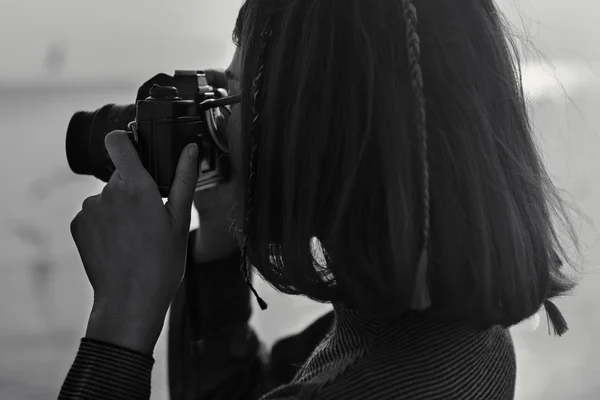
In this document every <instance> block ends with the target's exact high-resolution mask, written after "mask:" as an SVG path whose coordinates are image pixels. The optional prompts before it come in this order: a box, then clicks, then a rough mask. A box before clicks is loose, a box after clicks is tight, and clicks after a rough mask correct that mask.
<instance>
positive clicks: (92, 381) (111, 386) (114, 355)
mask: <svg viewBox="0 0 600 400" xmlns="http://www.w3.org/2000/svg"><path fill="white" fill-rule="evenodd" d="M153 365H154V359H153V358H152V357H149V356H147V355H145V354H141V353H138V352H135V351H132V350H129V349H125V348H122V347H119V346H115V345H112V344H110V343H105V342H101V341H97V340H93V339H86V338H84V339H81V343H80V346H79V351H78V353H77V356H76V358H75V361H74V362H73V365H72V366H71V369H70V370H69V373H68V374H67V377H66V379H65V381H64V383H63V386H62V388H61V391H60V394H59V396H58V399H59V400H103V399H107V400H108V399H114V400H118V399H135V400H137V399H140V400H141V399H148V398H150V379H151V375H152V366H153Z"/></svg>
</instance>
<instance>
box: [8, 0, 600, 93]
mask: <svg viewBox="0 0 600 400" xmlns="http://www.w3.org/2000/svg"><path fill="white" fill-rule="evenodd" d="M373 1H382V0H373ZM241 2H242V0H170V1H165V0H0V84H1V83H6V82H12V83H14V82H21V81H34V80H35V81H37V80H40V79H47V78H48V77H49V76H53V77H56V76H58V77H61V79H66V80H82V79H86V80H87V79H99V80H104V79H115V78H116V79H128V80H129V79H136V80H140V79H144V78H147V77H149V76H150V75H153V74H154V73H156V72H167V73H171V72H172V71H173V70H174V69H188V68H190V69H192V68H205V67H216V66H219V67H221V66H225V64H226V63H227V62H228V59H229V57H230V55H231V54H232V51H233V46H232V44H231V40H230V37H231V30H232V27H233V24H234V21H235V17H236V15H237V11H238V9H239V6H240V4H241ZM499 3H500V4H501V6H502V8H503V9H504V10H505V11H506V12H507V13H508V14H509V15H510V16H511V19H512V21H513V23H514V24H516V25H517V27H518V28H519V29H523V27H525V29H526V30H527V31H528V34H529V35H531V36H533V39H534V41H535V42H536V45H537V46H538V47H539V48H541V50H542V51H544V53H546V54H548V55H549V56H550V57H552V58H556V57H559V58H580V59H583V60H585V61H597V60H598V59H600V45H599V43H600V28H599V22H600V1H598V0H569V1H564V0H500V1H499ZM516 11H518V14H517V12H516ZM517 15H518V18H517V17H516V16H517ZM52 48H56V49H59V51H58V53H60V49H64V54H65V58H64V62H63V63H61V61H60V57H59V58H58V61H56V63H55V65H56V66H57V69H56V70H51V69H50V70H49V69H48V62H47V61H46V60H47V58H48V54H49V53H50V52H51V51H50V49H52ZM61 66H62V67H61ZM58 67H61V68H58ZM50 71H52V73H50ZM57 71H60V72H61V73H60V74H58V73H57Z"/></svg>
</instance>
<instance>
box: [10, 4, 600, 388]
mask: <svg viewBox="0 0 600 400" xmlns="http://www.w3.org/2000/svg"><path fill="white" fill-rule="evenodd" d="M240 4H241V0H172V1H170V2H165V1H159V0H102V1H92V0H54V1H42V0H0V132H1V135H0V141H1V144H0V148H1V149H2V150H1V151H2V156H1V157H0V174H1V175H0V176H1V178H0V182H2V196H1V202H2V203H1V207H0V398H1V399H3V400H4V399H6V400H21V399H32V400H33V399H48V398H55V397H56V395H57V393H58V390H59V388H60V385H61V384H62V380H63V379H64V377H65V375H66V373H67V371H68V368H69V366H70V364H71V362H72V361H73V358H74V356H75V354H76V350H77V347H78V344H79V339H80V338H81V336H82V335H83V333H84V328H85V323H86V318H87V316H88V313H89V311H90V306H91V290H90V287H89V285H88V283H87V280H86V278H85V275H84V272H83V269H82V266H81V261H80V259H79V256H78V254H77V251H76V249H75V246H74V245H73V243H72V240H71V236H70V232H69V223H70V221H71V219H72V218H73V217H74V216H75V214H76V213H77V212H78V211H79V209H80V205H81V202H82V201H83V200H84V199H85V198H86V197H88V196H90V195H93V194H96V193H98V192H99V191H100V190H101V188H102V185H103V184H102V183H101V182H99V181H97V180H95V178H92V177H82V176H75V175H73V174H72V173H71V172H70V170H69V168H68V166H67V163H66V158H65V151H64V140H65V130H66V127H67V124H68V122H69V119H70V117H71V116H72V114H73V113H74V112H76V111H78V110H89V111H91V110H95V109H97V108H99V107H100V106H102V105H104V104H107V103H119V104H128V103H131V102H133V100H134V99H135V95H136V92H137V88H138V86H139V85H140V84H141V83H143V82H144V81H146V80H147V79H148V78H150V77H151V76H154V75H155V74H156V73H158V72H165V73H169V74H171V73H172V72H173V71H174V70H175V69H201V68H206V67H226V66H227V65H228V63H229V57H230V56H231V55H232V54H233V45H232V43H231V39H230V38H231V30H232V28H233V24H234V21H235V18H236V16H237V11H238V8H239V6H240ZM500 6H501V8H502V10H503V11H504V12H505V13H506V15H507V17H508V19H509V21H510V23H511V25H512V27H513V34H514V35H515V36H516V37H517V38H518V39H517V40H518V41H520V42H521V43H523V44H524V50H525V55H526V57H525V59H524V60H523V61H524V64H523V67H524V84H525V88H526V92H527V94H528V97H529V99H530V106H531V110H532V115H533V119H534V122H535V129H536V135H537V136H538V141H539V144H540V147H541V149H542V151H543V153H544V157H545V160H546V162H547V165H548V168H549V170H550V172H551V175H552V177H553V178H554V180H555V182H556V183H557V185H558V186H559V187H560V188H561V189H563V190H564V196H565V198H566V199H567V200H568V202H569V203H570V204H572V205H573V206H575V207H577V209H579V210H580V211H581V212H582V216H580V217H578V218H576V222H577V228H578V230H579V232H580V236H581V241H582V245H583V249H584V251H585V254H584V255H585V258H584V259H578V261H579V264H578V265H577V267H578V268H579V269H580V270H584V271H585V276H583V280H582V283H581V285H580V286H579V287H578V289H577V290H576V292H575V294H574V295H573V296H571V297H568V298H565V299H562V300H559V301H558V302H557V303H558V305H559V307H561V309H562V310H563V313H564V314H565V316H566V317H567V320H568V322H569V324H570V326H571V331H570V332H569V333H568V334H567V335H566V336H565V337H563V338H555V337H552V336H549V335H548V332H547V328H546V319H545V315H543V312H542V313H540V315H537V316H536V317H534V318H532V319H531V320H529V321H526V322H525V323H523V324H521V325H519V326H517V327H514V328H513V334H514V335H513V336H514V340H515V346H516V349H517V357H518V363H519V364H518V383H517V386H518V387H517V398H518V399H527V400H536V399H598V398H600V380H599V379H598V376H599V375H600V346H598V338H599V337H600V312H599V311H598V309H597V308H598V305H600V301H599V300H598V299H597V293H598V288H599V287H600V278H599V277H598V274H597V270H598V265H600V246H599V245H598V232H597V229H596V226H595V225H594V223H596V224H597V223H598V221H600V190H599V188H600V152H599V148H598V145H599V135H598V131H599V130H600V47H599V46H598V43H600V25H598V24H597V22H598V19H599V18H600V3H598V2H597V1H595V0H572V1H569V2H566V1H559V0H528V1H520V2H518V3H517V2H516V1H515V0H510V1H509V0H504V1H500ZM197 223H198V222H197V219H195V220H194V221H193V222H192V224H197ZM257 286H258V288H257V289H258V290H259V291H260V293H261V295H262V296H263V297H265V299H266V300H267V302H268V303H269V306H270V307H269V310H268V311H265V312H256V313H255V315H254V317H253V320H252V323H253V324H254V325H255V326H256V327H257V329H258V330H259V332H260V333H261V335H262V337H263V339H264V340H265V341H266V343H267V344H269V345H270V344H272V343H273V341H274V340H275V339H276V338H278V337H281V336H282V335H285V334H289V333H293V332H296V331H298V330H299V329H301V328H302V327H304V326H305V325H306V324H308V323H309V322H310V321H312V320H313V319H314V318H315V317H317V316H318V315H320V314H322V313H323V312H325V311H327V310H328V309H329V307H328V306H325V305H318V304H315V303H313V302H310V301H308V300H305V299H302V298H291V297H287V296H283V295H279V294H277V293H275V292H273V291H272V290H271V289H270V288H269V287H268V286H266V285H264V284H262V282H259V283H258V285H257ZM155 358H156V366H155V369H154V379H153V387H154V389H153V397H152V398H153V399H156V400H159V399H167V398H168V397H167V382H166V351H165V338H164V335H163V338H161V341H160V342H159V346H158V348H157V350H156V353H155Z"/></svg>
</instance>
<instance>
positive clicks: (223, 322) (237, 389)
mask: <svg viewBox="0 0 600 400" xmlns="http://www.w3.org/2000/svg"><path fill="white" fill-rule="evenodd" d="M190 242H191V243H193V233H192V235H191V238H190ZM189 247H190V248H191V246H189ZM240 275H241V274H240V272H239V258H236V257H231V258H229V259H226V260H222V261H219V262H215V263H210V264H206V265H194V263H193V260H192V257H191V254H190V255H188V269H187V272H186V278H185V279H184V284H183V285H182V287H181V288H180V291H179V293H178V294H177V296H176V298H175V300H174V302H173V305H172V307H171V320H170V322H169V384H170V391H171V399H172V400H184V399H185V400H187V399H194V400H198V399H202V400H208V399H215V400H216V399H219V400H221V399H226V400H242V399H244V400H245V399H249V400H250V399H261V400H283V399H290V400H291V399H302V400H304V399H315V400H321V399H323V400H324V399H336V400H338V399H340V400H343V399H360V400H385V399H390V400H391V399H444V400H451V399H457V400H458V399H461V400H463V399H481V400H495V399H498V400H500V399H502V400H504V399H507V400H508V399H512V398H513V396H514V389H515V378H516V363H515V354H514V348H513V344H512V340H511V337H510V334H509V332H508V330H506V329H503V328H500V327H493V328H490V329H487V330H481V329H477V328H474V327H470V326H468V325H467V324H464V323H459V322H448V321H442V320H436V319H432V318H431V317H425V316H422V315H419V314H418V313H407V314H404V315H401V316H398V317H396V318H390V319H386V320H381V319H379V320H376V319H373V318H368V317H366V316H360V315H357V314H356V313H355V312H353V311H351V310H349V309H347V308H346V307H344V306H343V305H334V311H333V312H332V313H330V314H327V315H325V316H323V317H321V318H320V319H319V320H317V321H316V322H315V323H314V324H312V325H311V326H310V327H309V328H307V329H306V330H305V331H303V332H302V333H300V334H299V335H296V336H292V337H289V338H286V339H284V340H281V341H279V342H278V343H276V344H275V346H274V347H273V350H272V351H271V354H270V355H267V354H266V352H265V351H264V349H263V347H262V346H261V344H260V341H259V340H258V338H257V337H256V335H255V333H254V331H253V330H252V329H251V328H250V327H249V325H248V320H249V318H250V300H251V299H250V296H249V293H248V288H247V287H246V286H245V285H244V281H243V279H242V278H241V276H240ZM153 363H154V361H153V359H152V358H151V357H149V356H145V355H143V354H139V353H136V352H133V351H131V350H128V349H123V348H119V347H116V346H113V345H110V344H107V343H101V342H97V341H92V340H89V339H85V338H84V339H82V342H81V345H80V349H79V352H78V354H77V357H76V359H75V362H74V364H73V366H72V368H71V370H70V371H69V374H68V375H67V378H66V380H65V382H64V384H63V387H62V390H61V393H60V396H59V399H65V400H66V399H82V400H83V399H148V398H149V396H150V376H151V370H152V365H153ZM300 366H301V367H300ZM265 393H266V394H265Z"/></svg>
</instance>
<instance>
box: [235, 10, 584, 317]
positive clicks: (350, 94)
mask: <svg viewBox="0 0 600 400" xmlns="http://www.w3.org/2000/svg"><path fill="white" fill-rule="evenodd" d="M416 3H417V4H416V9H417V11H418V15H419V21H418V33H419V36H420V44H421V61H420V63H421V68H422V74H423V85H424V89H423V90H424V97H425V101H426V110H425V111H426V115H427V131H428V138H427V140H428V146H429V148H428V150H427V157H428V161H429V173H430V179H429V182H430V194H431V200H430V213H431V228H430V247H429V261H428V274H429V275H428V285H429V292H430V297H431V307H430V308H429V310H427V311H425V312H427V313H431V314H432V315H435V316H439V317H451V318H458V319H462V320H467V321H469V322H471V323H473V324H475V325H477V326H482V327H488V326H492V325H502V326H506V327H508V326H511V325H514V324H516V323H518V322H520V321H522V320H524V319H526V318H528V317H530V316H531V315H533V314H534V313H536V312H537V311H538V310H539V309H540V307H541V306H542V305H543V304H544V302H545V300H546V299H548V298H552V297H556V296H559V295H561V294H564V293H566V292H567V291H568V290H570V289H572V287H573V286H574V284H573V283H572V282H571V281H570V280H569V279H567V277H566V276H565V275H564V274H563V273H562V272H561V266H562V262H561V258H562V259H568V255H567V253H566V251H565V248H564V247H563V246H562V245H561V243H560V242H559V231H558V229H557V226H556V225H555V223H557V222H562V223H564V227H566V228H567V233H568V234H569V235H570V236H571V238H572V239H573V242H574V243H575V245H576V246H577V238H576V235H575V233H574V229H573V228H572V225H571V222H570V220H569V217H568V214H567V212H566V210H565V206H564V203H563V202H562V200H561V198H560V197H559V194H558V190H557V189H556V188H555V186H554V185H553V183H552V182H551V180H550V178H549V176H548V174H547V172H546V170H545V167H544V165H543V162H542V160H541V157H540V154H539V153H538V150H537V148H536V144H535V143H534V139H533V135H532V128H531V125H530V121H529V119H528V114H527V110H526V102H525V99H524V94H523V90H522V83H521V79H520V67H519V60H518V58H517V52H516V51H515V47H514V44H513V43H512V42H511V41H510V38H509V35H508V28H507V25H506V23H505V21H504V19H503V18H502V15H501V13H500V12H499V10H498V9H497V8H496V6H495V4H494V1H493V0H483V1H474V0H456V1H452V2H449V1H446V0H420V1H418V2H416ZM269 19H271V20H272V25H271V27H272V36H271V39H270V42H269V44H268V46H267V50H266V54H265V59H264V60H265V61H264V71H263V73H264V82H263V85H262V87H261V88H260V89H261V94H262V99H263V100H262V102H261V104H256V105H255V104H253V101H254V99H253V80H254V78H255V76H256V73H257V68H258V63H259V59H260V57H261V53H262V51H261V48H262V44H261V43H262V36H261V35H262V33H263V29H264V28H265V24H266V23H267V21H268V20H269ZM405 30H406V24H405V19H404V14H403V6H402V2H401V1H372V0H368V1H367V0H289V1H287V0H286V1H283V0H279V1H278V0H247V1H246V2H245V4H244V5H243V6H242V9H241V12H240V15H239V17H238V21H237V24H236V29H235V31H234V41H235V42H236V44H237V45H239V46H240V48H241V54H242V73H241V85H242V99H243V100H242V131H243V135H244V146H242V149H243V150H242V151H243V152H244V154H243V155H242V157H243V160H244V163H243V165H244V166H245V168H247V169H248V165H249V157H250V155H249V154H250V150H249V148H250V146H251V145H250V140H251V139H250V133H251V131H252V125H253V124H252V120H253V112H252V108H253V106H256V107H257V108H258V112H259V113H260V129H258V130H257V132H255V135H256V140H257V143H258V145H257V162H256V174H257V179H256V184H255V187H254V188H253V190H252V192H253V202H252V204H253V206H252V218H251V220H250V223H249V224H248V226H247V227H246V228H245V229H247V231H246V232H247V240H248V257H249V260H250V262H251V264H252V265H253V266H254V267H255V268H256V269H257V270H258V272H259V273H260V274H261V275H262V276H263V277H264V278H265V279H266V280H267V281H268V282H269V283H270V284H271V285H272V286H274V287H275V288H276V289H278V290H280V291H282V292H285V293H289V294H302V295H305V296H308V297H310V298H312V299H314V300H317V301H321V302H329V301H330V302H334V303H335V302H343V303H345V304H346V305H347V306H349V307H351V308H353V309H355V310H356V311H357V312H361V313H368V314H369V315H375V316H382V317H384V316H391V315H397V314H399V313H402V312H405V311H408V310H409V308H410V307H409V305H410V299H411V294H412V292H413V285H414V281H415V279H414V278H415V274H416V269H417V263H418V259H419V255H420V251H421V241H422V231H423V220H424V201H423V196H422V195H421V193H422V190H421V188H422V182H423V180H422V176H423V167H422V165H423V162H422V160H420V157H419V150H418V146H419V139H418V136H417V133H416V130H415V123H414V117H413V116H414V115H415V113H416V112H419V111H420V110H417V109H416V107H415V104H414V101H413V96H412V95H411V84H410V82H411V81H410V77H411V71H409V66H408V65H409V64H408V54H407V45H406V31H405ZM421 111H422V110H421ZM242 172H243V174H242V177H247V176H248V174H249V171H248V170H245V171H242ZM244 185H246V186H245V187H247V185H248V180H247V179H246V180H245V181H244ZM246 196H247V197H248V195H246ZM247 197H246V201H248V198H247ZM244 211H246V210H244ZM555 217H558V218H555ZM314 238H317V239H318V241H319V243H320V245H321V246H322V249H323V252H324V257H319V256H318V254H315V251H314V249H312V248H311V246H309V243H311V242H314V241H315V239H314ZM274 249H275V250H276V251H274Z"/></svg>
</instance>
